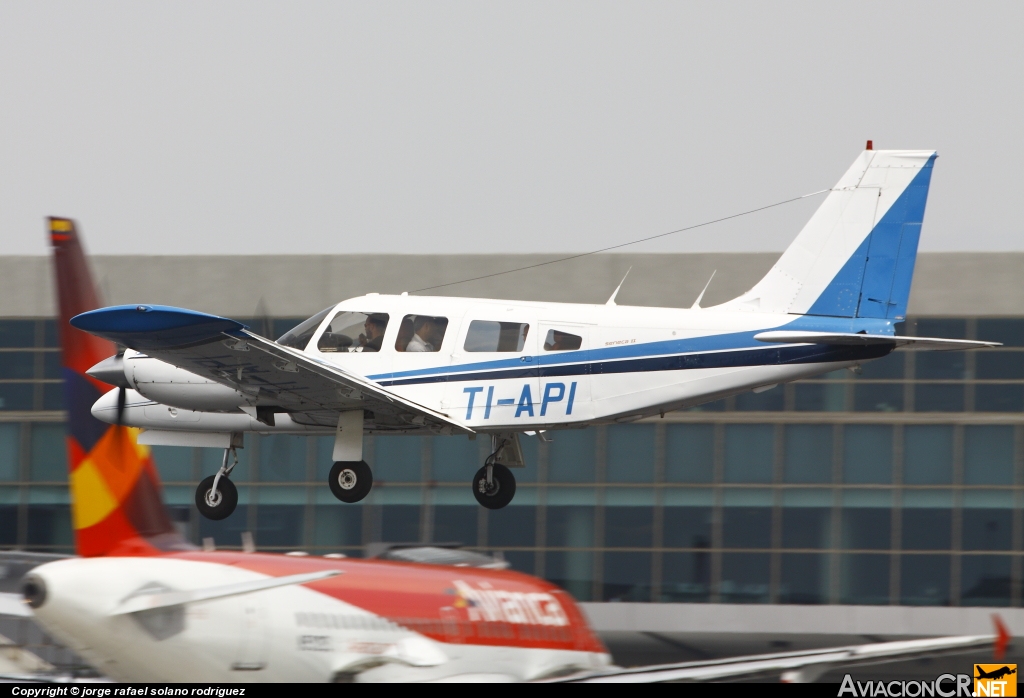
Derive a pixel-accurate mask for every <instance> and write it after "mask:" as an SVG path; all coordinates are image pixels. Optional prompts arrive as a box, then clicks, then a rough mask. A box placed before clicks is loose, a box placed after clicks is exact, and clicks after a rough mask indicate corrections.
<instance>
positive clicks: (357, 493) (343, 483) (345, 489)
mask: <svg viewBox="0 0 1024 698" xmlns="http://www.w3.org/2000/svg"><path fill="white" fill-rule="evenodd" d="M327 484H328V485H330V486H331V494H333V495H334V496H335V497H337V498H338V499H340V500H341V501H343V502H348V503H349V504H352V503H353V502H358V501H359V500H360V499H362V498H363V497H365V496H366V495H368V494H370V488H371V487H373V473H372V472H371V471H370V466H368V465H367V464H366V461H364V460H359V461H341V460H340V461H338V462H337V463H335V464H334V465H333V466H331V474H330V475H329V476H328V477H327Z"/></svg>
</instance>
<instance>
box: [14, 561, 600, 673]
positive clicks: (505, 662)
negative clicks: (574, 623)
mask: <svg viewBox="0 0 1024 698" xmlns="http://www.w3.org/2000/svg"><path fill="white" fill-rule="evenodd" d="M268 557H274V556H268ZM276 557H278V558H281V557H282V556H276ZM32 574H33V576H35V577H37V578H39V579H41V580H43V583H44V584H45V588H46V598H45V602H44V603H43V604H42V606H41V607H39V608H38V609H36V610H35V618H36V619H37V620H38V622H39V623H40V624H41V625H42V626H43V627H44V628H45V629H46V630H47V631H49V632H51V633H53V634H54V635H55V636H56V637H58V638H60V640H61V641H62V642H64V643H66V644H67V646H68V647H70V648H71V649H73V650H74V651H76V652H78V653H79V654H80V655H81V656H82V657H84V658H85V659H86V660H87V661H89V662H90V663H91V664H92V665H93V666H95V667H96V668H97V669H98V670H100V671H102V672H103V673H104V674H106V675H108V676H110V677H112V678H114V679H116V680H119V681H141V682H154V681H173V682H181V681H187V682H211V683H212V682H225V681H242V682H252V681H273V682H300V681H302V682H311V681H312V682H317V681H320V682H323V681H337V680H346V679H348V680H353V679H354V680H358V681H444V680H473V679H476V680H489V681H522V680H529V679H532V678H537V677H541V676H546V675H551V674H552V673H557V672H560V671H565V670H571V669H581V668H588V667H600V666H604V665H607V664H608V662H609V658H608V655H607V654H606V653H603V652H594V651H575V650H572V649H556V648H543V647H522V646H520V647H517V646H515V643H511V644H505V645H503V646H493V645H492V646H487V645H480V644H471V643H466V642H463V641H462V640H461V639H457V640H456V641H454V642H446V641H438V640H436V639H431V638H429V637H427V636H425V635H423V634H421V633H418V632H415V631H414V630H411V629H409V628H408V627H405V626H403V625H401V624H399V623H396V622H394V621H392V620H388V619H387V618H385V617H383V616H382V615H380V614H376V613H372V612H370V611H367V610H365V609H363V608H360V607H358V606H356V605H353V604H351V603H346V602H344V601H342V600H340V599H338V598H335V597H333V596H331V595H328V594H326V593H321V592H318V591H314V590H313V589H310V588H307V587H305V586H284V587H279V588H274V589H266V590H263V591H259V592H255V593H250V594H243V595H240V596H233V597H228V598H221V599H212V600H208V601H199V602H194V603H186V604H183V605H181V606H175V607H171V608H161V609H155V610H150V611H142V612H139V613H132V614H123V615H117V614H114V613H112V611H115V610H116V609H117V607H118V606H119V604H121V603H122V602H124V601H125V600H126V599H127V598H130V597H131V596H132V595H135V594H139V593H146V592H152V591H154V590H157V591H162V590H169V591H187V590H190V589H202V588H210V587H217V586H221V585H226V584H233V583H238V582H246V581H251V580H257V579H265V578H266V577H267V575H265V574H261V573H258V572H255V571H252V570H248V569H243V568H242V567H240V566H235V565H233V564H221V563H218V562H204V561H196V560H180V559H168V558H123V557H115V558H74V559H68V560H61V561H57V562H53V563H48V564H46V565H42V566H40V567H37V568H35V569H34V570H33V572H32ZM458 575H459V572H458V571H457V569H456V568H453V569H452V577H453V578H457V577H458ZM456 584H458V582H456ZM382 586H386V584H385V585H382ZM462 612H463V613H464V611H462ZM464 624H465V621H463V625H464ZM455 636H458V633H456V634H455Z"/></svg>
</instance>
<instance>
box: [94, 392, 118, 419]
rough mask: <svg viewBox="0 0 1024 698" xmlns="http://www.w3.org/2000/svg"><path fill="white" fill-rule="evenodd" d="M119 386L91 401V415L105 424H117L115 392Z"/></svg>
mask: <svg viewBox="0 0 1024 698" xmlns="http://www.w3.org/2000/svg"><path fill="white" fill-rule="evenodd" d="M119 390H121V388H114V389H113V390H111V391H110V392H108V393H104V395H103V397H101V398H100V399H99V400H97V401H96V402H94V403H93V405H92V409H91V410H90V412H92V416H93V417H95V418H96V419H98V420H100V421H101V422H106V423H107V424H117V392H118V391H119Z"/></svg>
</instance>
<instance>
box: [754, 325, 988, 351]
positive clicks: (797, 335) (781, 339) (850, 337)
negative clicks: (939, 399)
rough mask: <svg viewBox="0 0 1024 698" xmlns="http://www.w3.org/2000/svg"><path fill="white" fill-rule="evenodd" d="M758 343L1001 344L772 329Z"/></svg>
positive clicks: (938, 347) (935, 347)
mask: <svg viewBox="0 0 1024 698" xmlns="http://www.w3.org/2000/svg"><path fill="white" fill-rule="evenodd" d="M754 339H756V340H757V341H759V342H771V343H778V344H836V345H844V346H858V347H863V346H870V345H878V344H891V345H895V347H896V348H897V349H902V348H904V347H905V348H909V349H926V350H932V351H954V350H959V351H963V350H965V349H989V348H992V347H1001V346H1002V344H1000V343H999V342H979V341H975V340H971V339H943V338H940V337H903V336H899V337H897V336H890V335H885V334H855V333H853V332H800V331H790V330H772V331H771V332H761V333H759V334H755V335H754Z"/></svg>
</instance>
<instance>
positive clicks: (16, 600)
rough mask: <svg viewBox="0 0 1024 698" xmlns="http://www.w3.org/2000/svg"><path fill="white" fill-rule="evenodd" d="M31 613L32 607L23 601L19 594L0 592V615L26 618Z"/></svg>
mask: <svg viewBox="0 0 1024 698" xmlns="http://www.w3.org/2000/svg"><path fill="white" fill-rule="evenodd" d="M31 615H32V609H31V608H29V607H28V604H26V603H25V600H24V598H23V597H22V595H21V594H11V593H8V592H5V593H2V594H0V616H17V617H19V618H28V617H30V616H31Z"/></svg>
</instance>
